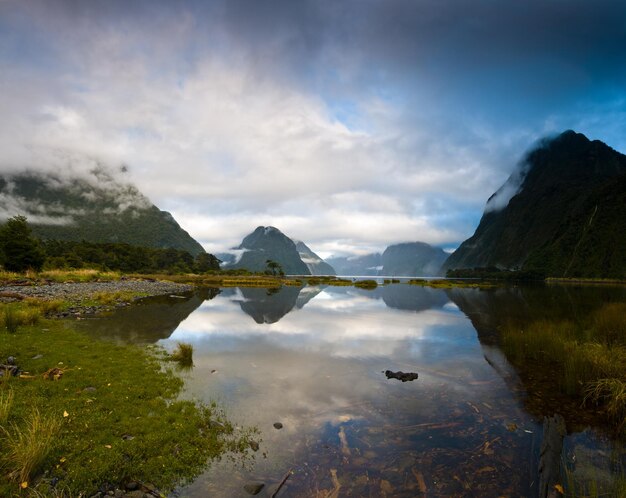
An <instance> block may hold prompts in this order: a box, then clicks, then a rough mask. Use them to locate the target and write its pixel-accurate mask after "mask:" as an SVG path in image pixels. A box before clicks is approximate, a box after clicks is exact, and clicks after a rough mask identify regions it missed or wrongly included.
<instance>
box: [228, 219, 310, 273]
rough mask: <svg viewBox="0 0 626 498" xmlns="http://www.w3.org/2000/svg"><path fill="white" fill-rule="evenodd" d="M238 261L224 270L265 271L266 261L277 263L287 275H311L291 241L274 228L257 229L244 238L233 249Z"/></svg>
mask: <svg viewBox="0 0 626 498" xmlns="http://www.w3.org/2000/svg"><path fill="white" fill-rule="evenodd" d="M234 252H236V253H239V254H238V256H239V255H240V258H239V260H235V262H234V263H231V264H228V265H224V268H245V269H247V270H250V271H261V272H262V271H265V270H266V269H267V263H266V262H267V260H269V259H271V260H272V261H275V262H277V263H279V264H280V265H281V267H282V269H283V271H284V272H285V273H286V274H287V275H311V271H310V270H309V268H308V266H307V265H306V264H305V263H304V262H303V261H302V259H300V254H299V252H298V249H297V248H296V244H295V242H294V241H293V240H291V239H290V238H289V237H287V236H286V235H285V234H284V233H282V232H281V231H280V230H279V229H278V228H274V227H262V226H261V227H257V228H256V230H254V232H252V233H251V234H249V235H247V236H246V237H244V239H243V241H242V242H241V244H240V245H239V246H238V247H236V248H235V249H234Z"/></svg>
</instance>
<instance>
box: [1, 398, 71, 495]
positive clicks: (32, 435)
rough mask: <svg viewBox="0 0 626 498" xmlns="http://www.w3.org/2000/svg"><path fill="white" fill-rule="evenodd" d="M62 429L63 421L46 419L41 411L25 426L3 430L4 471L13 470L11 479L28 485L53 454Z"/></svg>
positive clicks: (31, 416) (31, 414) (35, 413)
mask: <svg viewBox="0 0 626 498" xmlns="http://www.w3.org/2000/svg"><path fill="white" fill-rule="evenodd" d="M60 428H61V419H60V418H59V417H54V416H52V415H42V414H41V413H40V412H39V410H38V409H37V408H33V409H32V410H31V412H30V414H29V415H28V417H27V419H26V420H25V421H24V422H23V423H22V424H20V425H16V424H13V425H12V426H11V427H9V428H8V429H7V428H3V432H4V433H5V437H4V441H3V447H4V448H5V449H4V450H3V453H2V456H1V457H0V461H1V462H2V466H3V467H4V468H8V469H10V471H9V479H11V480H13V481H16V482H18V483H20V484H21V483H26V484H28V482H29V480H30V479H31V477H32V476H33V475H34V474H35V472H37V471H38V470H39V469H40V468H41V466H42V464H43V463H44V461H45V459H46V457H47V456H48V454H49V453H50V452H51V451H52V447H53V444H54V440H55V438H56V436H57V435H58V433H59V430H60Z"/></svg>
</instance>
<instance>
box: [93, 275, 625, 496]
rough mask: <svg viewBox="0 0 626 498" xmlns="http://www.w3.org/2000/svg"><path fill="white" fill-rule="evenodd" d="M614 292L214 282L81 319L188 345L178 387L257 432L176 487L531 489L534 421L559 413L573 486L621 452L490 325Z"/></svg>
mask: <svg viewBox="0 0 626 498" xmlns="http://www.w3.org/2000/svg"><path fill="white" fill-rule="evenodd" d="M609 301H626V291H625V290H624V289H622V288H619V287H586V288H577V287H571V286H569V287H547V286H541V287H527V288H518V287H508V288H500V289H491V290H478V289H453V290H440V289H431V288H422V287H414V286H409V285H404V284H397V285H387V286H384V287H379V288H377V289H375V290H372V291H366V290H359V289H355V288H352V287H324V286H319V287H304V288H302V289H300V288H297V287H283V288H282V289H280V290H279V291H275V290H266V289H222V290H221V291H220V290H203V291H198V292H196V293H194V294H193V295H188V296H185V297H184V298H183V297H176V298H169V299H163V298H159V299H151V300H145V301H144V302H143V304H141V305H138V306H135V307H131V308H128V309H122V310H120V311H118V312H116V313H115V314H114V315H113V316H111V317H108V318H102V319H97V320H89V321H85V322H82V326H83V327H84V328H85V329H86V330H88V331H89V333H92V334H94V335H98V336H106V337H110V338H114V339H118V340H124V341H130V342H144V343H151V342H156V343H158V344H161V345H163V346H164V347H166V348H168V349H173V348H174V346H175V344H176V342H177V341H184V342H189V343H192V344H193V346H194V368H193V370H191V371H190V372H186V373H184V374H183V375H184V377H185V379H186V383H187V396H189V397H191V398H196V399H199V400H202V401H212V400H215V401H217V402H218V403H219V404H220V405H221V406H222V407H223V408H224V409H225V411H226V413H227V415H228V418H229V419H230V420H231V421H233V423H235V424H236V425H238V426H240V427H250V426H255V427H257V428H258V430H259V435H258V437H256V440H257V441H258V442H259V444H260V448H259V450H258V451H257V452H252V451H251V452H250V454H251V456H250V457H249V458H247V459H244V461H243V462H242V461H241V459H237V458H235V459H228V458H226V459H223V460H222V461H220V462H214V463H213V464H212V465H211V467H210V468H209V470H208V471H207V472H206V473H205V474H204V475H202V476H200V477H199V478H198V479H197V480H196V481H195V482H193V483H192V484H190V485H189V486H187V487H185V488H182V489H180V490H179V491H178V495H179V496H190V497H205V496H249V495H248V494H247V492H246V491H244V489H243V487H244V485H246V484H248V483H251V482H259V483H264V484H265V487H264V488H263V490H262V491H261V493H260V494H259V495H257V496H271V495H272V492H273V491H274V490H275V489H276V486H277V484H278V483H279V482H280V481H281V480H282V479H283V477H284V476H285V475H286V474H287V473H288V472H289V471H290V470H291V471H293V474H291V475H290V476H289V478H288V479H287V481H286V483H285V485H284V487H283V488H282V489H281V491H280V493H279V495H278V496H320V497H321V496H334V497H336V496H359V497H361V496H431V497H432V496H533V495H535V494H536V489H537V485H538V474H537V463H538V453H539V447H540V445H541V439H542V421H543V416H545V415H552V414H554V413H555V412H559V413H561V414H562V415H563V416H564V417H565V418H566V421H567V425H568V435H567V437H566V441H565V454H564V459H565V461H566V463H567V465H568V467H569V468H570V474H571V476H572V477H571V478H572V479H587V480H589V479H591V480H594V482H597V483H598V484H599V485H600V486H602V485H603V484H605V483H609V482H610V481H611V479H613V474H614V473H615V472H616V471H619V469H620V468H621V466H622V465H623V463H624V461H623V455H624V452H623V450H622V448H620V447H619V446H618V445H617V444H616V443H614V442H612V441H611V439H610V437H609V436H607V435H605V431H604V430H603V428H602V425H601V422H599V421H598V420H595V418H594V416H593V413H591V414H587V415H581V410H580V409H579V408H578V405H576V404H572V403H569V404H568V401H567V400H564V399H562V398H559V397H558V396H554V395H553V394H552V390H551V386H550V385H546V383H545V382H544V383H543V384H541V385H533V384H532V383H529V381H528V380H527V379H526V378H525V377H524V375H523V374H521V375H520V373H518V372H516V371H515V369H513V368H512V367H511V366H510V364H509V363H508V362H507V360H506V358H505V356H504V355H503V354H502V352H501V351H500V350H499V348H498V347H497V330H498V327H500V326H502V325H503V324H506V323H515V324H520V325H523V324H524V323H526V322H528V321H529V320H533V319H540V318H551V317H554V318H561V317H570V318H571V317H573V316H577V315H584V314H585V313H589V312H590V311H592V310H593V309H594V308H596V307H598V306H600V305H601V304H602V303H605V302H609ZM385 370H392V371H397V370H402V371H404V372H417V373H418V374H419V378H418V379H417V380H415V381H412V382H404V383H403V382H400V381H398V380H396V379H387V378H386V376H385V374H384V371H385ZM544 377H545V376H544ZM276 422H280V423H281V424H282V428H281V429H276V428H274V426H273V424H274V423H276Z"/></svg>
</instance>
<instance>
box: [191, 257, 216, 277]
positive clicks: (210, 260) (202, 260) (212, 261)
mask: <svg viewBox="0 0 626 498" xmlns="http://www.w3.org/2000/svg"><path fill="white" fill-rule="evenodd" d="M219 269H220V260H219V259H217V258H216V257H215V256H213V254H209V253H206V252H201V253H200V254H198V255H197V256H196V260H195V262H194V270H195V272H196V273H206V272H208V271H210V270H219Z"/></svg>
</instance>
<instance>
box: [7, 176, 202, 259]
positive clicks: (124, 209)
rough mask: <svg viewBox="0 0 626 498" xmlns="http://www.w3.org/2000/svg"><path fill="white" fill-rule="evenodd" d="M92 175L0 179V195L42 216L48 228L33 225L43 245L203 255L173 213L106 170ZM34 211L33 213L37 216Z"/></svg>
mask: <svg viewBox="0 0 626 498" xmlns="http://www.w3.org/2000/svg"><path fill="white" fill-rule="evenodd" d="M91 175H92V176H91V177H90V178H89V181H87V180H85V179H80V178H75V179H69V180H68V179H65V178H61V177H56V176H55V175H54V174H42V173H22V174H19V175H13V176H4V177H0V193H3V194H6V195H7V196H8V197H12V198H15V199H17V200H19V203H20V204H21V205H24V206H29V205H31V204H32V205H33V206H36V209H37V210H40V211H42V212H45V213H46V216H47V217H49V218H50V220H51V221H50V223H38V224H34V223H33V224H32V228H33V233H34V234H35V236H37V237H38V238H39V239H42V240H49V239H56V240H70V241H75V242H80V241H81V240H87V241H90V242H103V243H104V242H125V243H127V244H132V245H136V246H142V247H153V248H173V249H180V250H184V251H187V252H189V253H191V254H192V255H193V256H196V255H198V254H200V253H202V252H204V249H203V248H202V246H201V245H200V244H199V243H198V242H197V241H195V240H194V239H193V238H192V237H191V236H190V235H189V234H188V233H187V232H186V231H185V230H183V229H182V228H181V227H180V226H179V225H178V223H177V222H176V220H175V219H174V218H173V217H172V215H171V214H169V213H167V212H165V211H161V210H159V209H158V208H157V207H156V206H154V205H153V204H151V203H150V201H149V200H148V199H147V198H146V197H145V196H144V195H142V194H141V193H140V192H139V191H138V190H137V189H136V188H135V187H134V186H133V185H131V184H129V183H124V182H123V181H117V180H116V179H114V178H113V176H112V175H110V174H109V173H107V172H105V171H100V170H95V171H92V172H91ZM36 209H35V208H33V212H37V213H39V211H36ZM25 214H26V215H28V214H29V213H28V212H26V213H25Z"/></svg>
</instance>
